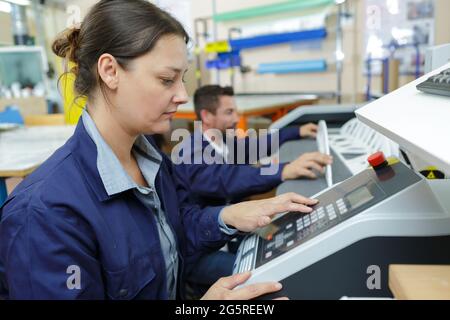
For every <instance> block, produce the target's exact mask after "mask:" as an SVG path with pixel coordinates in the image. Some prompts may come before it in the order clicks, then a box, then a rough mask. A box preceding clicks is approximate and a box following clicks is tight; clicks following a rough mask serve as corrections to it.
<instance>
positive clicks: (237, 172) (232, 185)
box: [174, 127, 300, 207]
mask: <svg viewBox="0 0 450 320" xmlns="http://www.w3.org/2000/svg"><path fill="white" fill-rule="evenodd" d="M259 139H267V142H266V143H265V145H266V146H267V150H266V151H267V156H270V155H271V154H273V153H275V152H277V151H278V150H272V148H271V146H272V143H271V139H272V135H270V134H269V135H266V136H264V137H260V138H259ZM298 139H300V134H299V128H298V127H289V128H284V129H281V130H280V131H279V145H280V146H281V145H282V144H283V143H285V142H287V141H290V140H298ZM257 141H259V140H258V139H257ZM195 143H196V141H195V137H194V134H193V135H191V137H190V141H189V145H190V148H180V151H179V155H178V156H179V159H180V160H179V161H180V162H181V160H183V163H181V164H176V165H175V166H174V168H175V175H176V176H177V180H178V181H179V182H180V183H181V184H182V185H183V187H184V190H186V192H184V193H183V195H184V196H185V197H186V198H187V199H188V201H191V202H192V203H196V204H199V205H201V206H202V207H206V206H211V205H215V206H220V205H225V204H230V203H237V202H240V201H242V200H243V199H245V198H246V197H249V196H252V195H256V194H260V193H264V192H268V191H270V190H272V189H273V188H275V187H277V186H278V185H279V184H281V183H282V182H283V181H282V178H281V174H282V171H283V168H284V166H285V165H286V164H285V163H282V164H280V165H279V168H278V171H277V173H276V174H273V175H262V174H261V169H260V168H257V167H255V166H253V165H251V164H250V159H251V156H250V154H249V153H250V151H249V150H250V148H249V146H250V145H252V143H251V142H250V138H245V139H235V140H234V147H233V148H234V150H238V149H241V150H244V157H242V159H243V160H244V161H243V162H244V163H241V164H237V163H239V162H238V158H237V157H238V155H237V153H236V154H235V155H234V159H233V161H234V162H233V163H232V164H227V163H226V161H225V160H224V161H223V162H224V164H207V163H205V161H204V160H205V159H204V158H202V159H201V160H202V162H201V163H195V156H196V155H195V154H196V153H197V152H200V153H202V154H203V153H204V152H205V149H206V148H207V147H209V146H210V144H209V142H208V141H207V140H205V139H203V138H202V141H201V150H197V149H198V148H196V147H195V146H196V144H195ZM239 144H242V145H243V146H244V147H243V148H239V147H238V145H239ZM255 145H259V143H258V142H257V143H256V144H255ZM186 150H188V152H189V154H183V152H185V151H186ZM212 156H213V157H215V151H214V150H213V151H212ZM255 156H256V158H255V160H259V156H260V154H259V149H258V152H257V153H256V155H255Z"/></svg>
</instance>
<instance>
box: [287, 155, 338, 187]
mask: <svg viewBox="0 0 450 320" xmlns="http://www.w3.org/2000/svg"><path fill="white" fill-rule="evenodd" d="M331 163H333V158H332V157H330V156H328V155H326V154H323V153H320V152H311V153H305V154H303V155H301V156H300V157H298V158H297V159H296V160H294V161H292V162H291V163H289V164H287V165H286V166H284V168H283V172H282V173H281V178H282V180H283V181H286V180H295V179H299V178H309V179H316V178H317V175H316V174H315V173H314V171H313V170H316V171H318V172H320V173H323V172H324V167H325V166H327V165H329V164H331Z"/></svg>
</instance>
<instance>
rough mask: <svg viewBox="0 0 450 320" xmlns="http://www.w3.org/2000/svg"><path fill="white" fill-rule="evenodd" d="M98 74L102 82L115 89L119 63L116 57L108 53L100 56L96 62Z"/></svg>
mask: <svg viewBox="0 0 450 320" xmlns="http://www.w3.org/2000/svg"><path fill="white" fill-rule="evenodd" d="M97 68H98V75H99V76H100V78H101V79H102V81H103V83H104V84H105V85H106V86H107V87H108V88H109V89H111V90H116V89H117V87H118V85H119V64H118V63H117V60H116V58H114V57H113V56H112V55H110V54H109V53H104V54H102V55H101V56H100V58H99V59H98V63H97Z"/></svg>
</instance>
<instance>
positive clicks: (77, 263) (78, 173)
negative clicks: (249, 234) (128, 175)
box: [0, 121, 230, 299]
mask: <svg viewBox="0 0 450 320" xmlns="http://www.w3.org/2000/svg"><path fill="white" fill-rule="evenodd" d="M149 140H151V138H150V139H149ZM162 156H163V162H162V164H161V168H160V170H159V172H158V175H157V178H156V182H155V186H156V190H157V192H158V195H159V197H160V199H161V202H162V207H163V210H164V212H165V213H166V214H167V218H168V221H169V223H170V225H171V227H172V229H173V231H174V234H175V236H176V240H177V246H178V252H179V257H180V267H179V273H178V274H179V276H178V279H179V285H178V295H177V297H178V298H183V290H182V288H183V286H182V285H180V283H182V282H183V270H184V267H186V266H187V265H188V264H191V263H192V264H194V263H195V262H196V260H197V258H198V257H199V256H200V255H202V254H204V253H206V252H209V251H213V250H217V249H218V248H220V247H221V246H223V245H224V244H225V243H226V241H229V240H230V237H229V236H227V235H226V234H224V233H223V232H221V231H220V229H219V225H218V216H219V213H220V211H221V210H222V207H214V208H205V209H200V208H199V207H197V206H195V205H192V204H186V203H181V202H180V200H179V197H178V196H177V193H178V192H179V189H178V187H177V185H178V184H177V182H176V180H175V178H174V177H173V172H172V170H173V168H172V163H171V161H170V160H169V159H168V158H167V157H165V156H164V155H163V154H162ZM96 160H97V149H96V146H95V144H94V142H93V141H92V139H91V138H90V137H89V135H88V134H87V132H86V130H85V128H84V125H83V123H82V121H80V122H79V124H78V126H77V128H76V130H75V133H74V135H73V136H72V137H71V138H70V139H69V140H68V142H67V143H66V144H65V145H64V146H63V147H61V148H60V149H59V150H57V151H56V152H55V153H54V154H53V155H52V156H51V157H50V158H49V159H48V160H47V161H46V162H45V163H44V164H42V165H41V166H40V167H39V168H38V169H37V170H35V171H34V172H33V173H32V174H31V175H30V176H29V177H28V178H27V179H25V180H24V181H23V182H22V183H21V184H20V185H19V186H18V187H17V188H16V189H15V190H14V192H13V193H12V194H11V195H10V197H9V198H8V199H7V201H6V203H5V204H4V205H3V206H2V207H1V208H0V294H1V296H2V297H4V298H10V299H167V296H168V295H167V276H166V269H165V265H164V258H163V253H162V250H161V245H160V240H159V236H158V231H157V226H156V221H155V217H154V214H155V213H154V212H152V211H151V210H149V209H148V207H146V206H145V205H144V204H142V203H141V201H139V200H138V198H137V197H136V196H135V195H134V193H133V191H132V190H129V191H125V192H123V193H119V194H117V195H114V196H108V194H107V193H106V190H105V188H104V186H103V183H102V180H101V178H100V175H99V172H98V169H97V164H96Z"/></svg>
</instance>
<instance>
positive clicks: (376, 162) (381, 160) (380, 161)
mask: <svg viewBox="0 0 450 320" xmlns="http://www.w3.org/2000/svg"><path fill="white" fill-rule="evenodd" d="M367 161H369V163H370V165H371V166H372V167H374V168H377V167H379V166H381V165H385V164H387V161H386V158H385V156H384V153H383V152H377V153H374V154H373V155H371V156H370V157H369V159H367Z"/></svg>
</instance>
